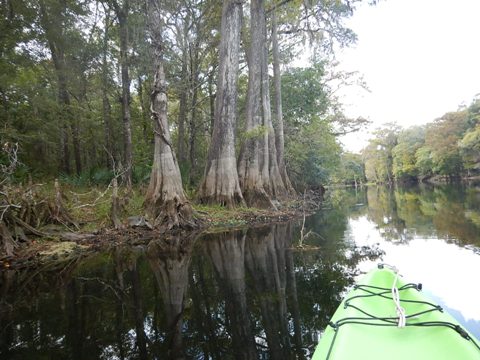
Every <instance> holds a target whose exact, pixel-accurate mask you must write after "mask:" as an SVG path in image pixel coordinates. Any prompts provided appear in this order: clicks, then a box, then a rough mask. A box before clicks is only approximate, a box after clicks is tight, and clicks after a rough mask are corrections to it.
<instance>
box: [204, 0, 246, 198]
mask: <svg viewBox="0 0 480 360" xmlns="http://www.w3.org/2000/svg"><path fill="white" fill-rule="evenodd" d="M242 5H243V4H242V2H240V1H238V0H225V1H224V2H223V10H222V25H221V32H220V33H221V34H222V37H221V40H220V49H219V75H218V83H217V95H216V99H215V122H214V125H213V135H212V142H211V144H210V147H209V150H208V159H207V164H206V167H205V174H204V177H203V180H202V184H201V186H200V189H199V199H200V201H201V202H202V203H217V204H221V205H223V206H227V207H234V206H235V205H238V204H243V203H244V202H243V196H242V192H241V190H240V184H239V181H238V174H237V164H236V159H235V122H236V111H237V80H238V58H239V48H240V30H241V28H242Z"/></svg>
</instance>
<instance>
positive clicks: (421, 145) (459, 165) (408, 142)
mask: <svg viewBox="0 0 480 360" xmlns="http://www.w3.org/2000/svg"><path fill="white" fill-rule="evenodd" d="M360 159H361V160H362V162H363V166H364V176H365V178H366V180H368V181H371V182H376V183H391V182H394V181H397V182H404V181H412V180H413V181H416V180H425V179H428V178H432V177H445V178H455V177H471V176H478V175H480V99H475V100H474V101H473V102H472V104H471V105H470V106H468V107H464V108H461V109H459V110H458V111H455V112H449V113H446V114H445V115H443V116H442V117H440V118H438V119H436V120H435V121H433V122H431V123H428V124H427V125H422V126H412V127H409V128H407V129H402V128H400V127H399V126H397V125H395V124H388V125H386V126H385V127H383V128H381V129H378V130H377V131H376V132H375V137H374V138H373V139H372V140H370V141H369V144H368V146H367V147H365V149H363V151H362V155H361V156H358V157H357V161H359V160H360ZM357 166H359V164H357ZM350 176H351V175H350ZM357 176H362V175H361V173H360V175H359V174H357ZM352 181H353V179H352Z"/></svg>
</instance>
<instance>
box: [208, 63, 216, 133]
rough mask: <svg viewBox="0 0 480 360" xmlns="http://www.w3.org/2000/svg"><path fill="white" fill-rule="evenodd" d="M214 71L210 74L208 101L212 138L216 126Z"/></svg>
mask: <svg viewBox="0 0 480 360" xmlns="http://www.w3.org/2000/svg"><path fill="white" fill-rule="evenodd" d="M213 81H214V80H213V70H212V71H210V73H209V74H208V101H209V105H210V127H209V129H208V130H209V132H210V137H212V135H213V126H214V124H215V93H214V92H213Z"/></svg>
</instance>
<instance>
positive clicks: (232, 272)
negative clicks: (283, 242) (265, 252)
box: [203, 231, 257, 359]
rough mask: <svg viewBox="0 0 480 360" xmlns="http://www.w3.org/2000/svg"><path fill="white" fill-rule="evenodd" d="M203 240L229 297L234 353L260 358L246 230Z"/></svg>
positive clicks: (239, 355)
mask: <svg viewBox="0 0 480 360" xmlns="http://www.w3.org/2000/svg"><path fill="white" fill-rule="evenodd" d="M203 241H204V247H205V250H206V254H207V255H208V256H209V257H210V260H211V261H212V263H213V265H214V268H215V274H216V277H217V281H218V282H219V284H220V288H221V291H222V293H223V296H224V297H225V313H226V320H227V324H226V325H227V329H228V331H229V333H230V337H231V339H232V344H233V350H234V356H235V358H236V359H256V358H257V353H256V346H255V339H254V335H253V331H252V326H251V322H250V317H249V313H248V308H247V297H246V287H245V233H244V232H243V231H233V232H226V233H222V234H215V235H209V236H206V237H205V238H203Z"/></svg>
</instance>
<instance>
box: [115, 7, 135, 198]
mask: <svg viewBox="0 0 480 360" xmlns="http://www.w3.org/2000/svg"><path fill="white" fill-rule="evenodd" d="M113 5H114V8H115V13H116V15H117V18H118V26H119V36H120V67H121V77H122V99H121V102H122V118H123V147H124V149H123V163H124V166H125V173H124V180H125V186H127V188H129V189H130V188H131V187H132V165H133V163H132V129H131V127H132V125H131V119H130V76H129V65H128V13H129V10H130V6H129V5H130V0H123V2H122V6H120V5H119V4H118V3H117V1H114V2H113Z"/></svg>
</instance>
